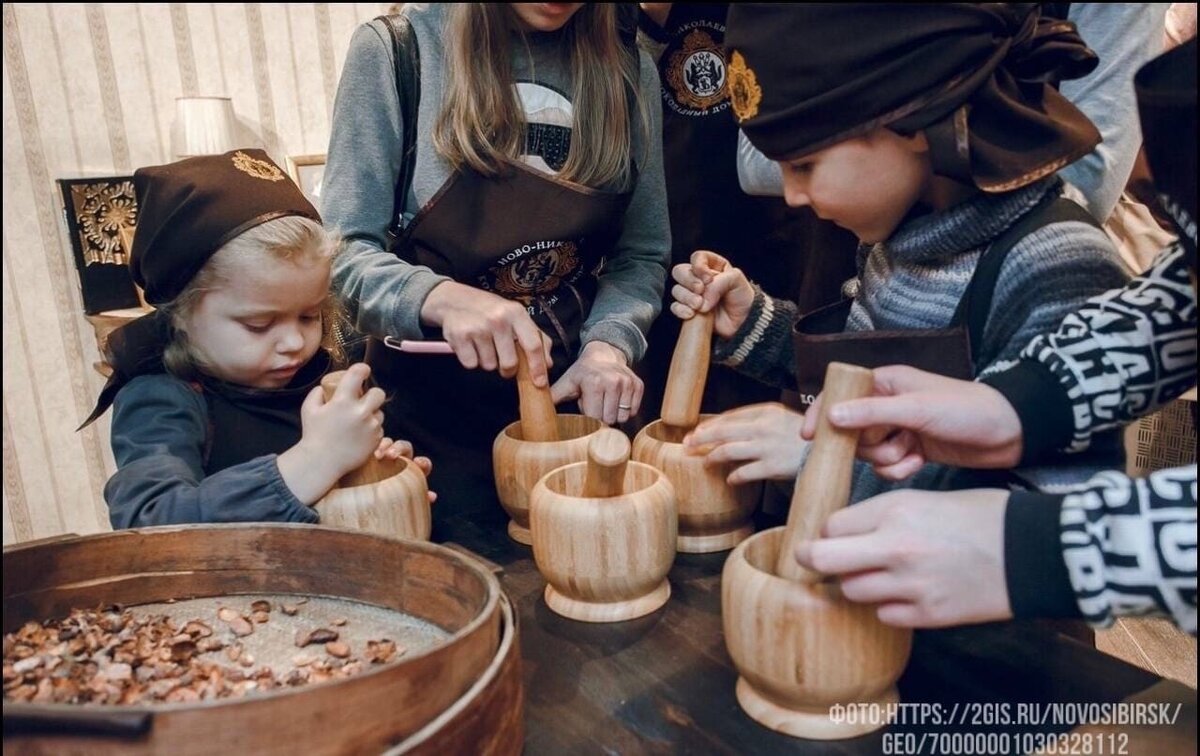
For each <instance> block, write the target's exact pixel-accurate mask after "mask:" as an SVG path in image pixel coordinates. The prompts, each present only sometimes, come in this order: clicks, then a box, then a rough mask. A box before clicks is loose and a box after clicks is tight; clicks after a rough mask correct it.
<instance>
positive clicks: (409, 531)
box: [314, 370, 433, 541]
mask: <svg viewBox="0 0 1200 756" xmlns="http://www.w3.org/2000/svg"><path fill="white" fill-rule="evenodd" d="M345 375H346V372H345V371H344V370H339V371H335V372H332V373H329V374H328V375H326V376H325V377H324V378H322V379H321V389H322V390H323V391H324V392H325V400H326V401H329V400H330V399H331V398H332V397H333V392H334V391H335V390H336V389H337V387H338V385H339V384H340V383H341V381H342V379H343V378H345ZM314 506H315V508H316V510H317V513H318V514H319V515H320V516H321V524H322V525H328V526H330V527H338V528H349V529H351V530H363V531H366V532H368V533H374V534H376V535H382V536H391V537H395V538H413V539H416V540H420V541H427V540H429V536H430V534H431V533H432V531H433V516H432V514H431V513H430V510H429V484H428V482H427V481H426V480H425V473H423V472H421V469H420V468H419V467H417V466H416V464H414V463H413V461H412V460H409V459H405V458H403V457H402V458H400V459H376V457H375V456H374V455H373V454H372V455H371V456H370V457H368V458H367V460H366V462H364V463H363V464H362V466H360V467H359V468H357V469H355V470H352V471H350V472H349V473H347V474H346V475H344V476H342V478H341V480H339V481H338V482H337V485H336V486H335V487H334V488H333V489H332V490H330V491H329V493H327V494H325V496H323V497H322V498H321V500H320V501H318V502H317V503H316V504H315V505H314Z"/></svg>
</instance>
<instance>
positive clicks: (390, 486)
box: [316, 457, 433, 541]
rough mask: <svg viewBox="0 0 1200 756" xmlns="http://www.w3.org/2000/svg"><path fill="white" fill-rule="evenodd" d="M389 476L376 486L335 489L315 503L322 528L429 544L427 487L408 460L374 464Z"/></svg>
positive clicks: (364, 484)
mask: <svg viewBox="0 0 1200 756" xmlns="http://www.w3.org/2000/svg"><path fill="white" fill-rule="evenodd" d="M375 463H376V465H377V466H378V467H379V468H380V469H390V470H391V473H392V474H391V476H390V477H387V478H384V479H383V480H380V481H377V482H375V483H362V484H360V485H356V486H350V487H348V488H335V489H333V490H332V491H330V492H329V493H327V494H325V497H324V498H323V499H321V500H320V501H318V502H317V504H316V509H317V512H318V514H320V515H321V524H322V525H327V526H329V527H334V528H348V529H350V530H362V531H366V532H367V533H374V534H375V535H381V536H388V537H392V538H410V539H413V540H417V541H428V540H429V534H430V532H431V531H432V530H433V517H432V515H431V514H430V511H429V497H428V493H429V486H428V484H427V483H426V481H425V474H424V473H422V472H421V469H420V468H419V467H417V466H416V464H414V463H413V461H412V460H410V459H404V458H403V457H402V458H400V459H396V460H375Z"/></svg>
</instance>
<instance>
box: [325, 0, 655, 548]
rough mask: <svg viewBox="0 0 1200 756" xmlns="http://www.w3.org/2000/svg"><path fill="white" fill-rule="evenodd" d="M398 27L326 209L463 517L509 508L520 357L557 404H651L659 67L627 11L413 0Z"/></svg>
mask: <svg viewBox="0 0 1200 756" xmlns="http://www.w3.org/2000/svg"><path fill="white" fill-rule="evenodd" d="M399 29H400V31H397V29H396V28H395V27H389V23H388V22H385V21H383V20H376V21H373V22H371V23H368V24H365V25H363V26H362V27H360V28H359V29H358V30H357V32H356V33H355V35H354V39H353V40H352V41H351V44H350V50H349V52H348V54H347V58H346V64H345V68H344V69H343V72H342V79H341V82H340V84H339V86H338V94H337V101H336V103H335V105H334V116H333V127H332V133H331V139H330V145H329V161H328V163H327V165H326V170H325V185H324V189H323V194H322V202H323V204H324V207H323V212H324V214H325V218H326V219H327V221H328V222H329V223H330V224H331V225H332V226H334V227H336V228H337V230H338V232H339V233H340V234H341V235H342V236H344V237H345V238H347V239H348V240H349V242H348V244H347V248H346V250H345V251H344V253H343V254H341V255H339V257H338V259H337V261H336V262H335V265H334V286H335V288H336V290H337V291H338V293H339V294H340V296H341V297H342V298H343V301H344V305H345V307H346V308H347V310H349V312H350V313H351V316H352V318H353V321H354V325H355V327H356V328H357V329H358V330H359V331H361V332H364V333H366V334H369V335H370V336H371V337H373V338H372V341H371V342H370V344H369V346H368V349H367V359H368V362H369V363H370V364H371V367H372V369H373V370H374V371H375V376H376V379H377V380H378V381H379V383H380V385H381V386H384V387H385V388H388V389H397V388H401V387H402V389H401V390H398V391H396V392H395V399H394V400H393V401H390V402H389V403H388V406H387V408H386V412H387V428H388V431H389V432H390V433H392V434H394V435H402V436H404V437H405V438H410V439H412V441H413V442H414V443H416V444H417V445H418V446H420V447H421V448H422V449H428V450H431V453H433V454H434V456H436V457H437V458H438V459H439V465H438V467H439V472H438V473H435V477H438V481H437V483H436V485H437V487H438V490H439V491H440V492H441V493H442V494H443V496H444V497H446V496H449V497H450V498H451V499H452V500H453V505H454V507H455V508H458V509H459V510H460V511H461V510H462V508H464V507H469V506H478V505H480V504H486V503H488V502H492V501H494V498H495V497H494V484H493V480H492V469H491V447H492V442H493V440H494V438H495V436H496V434H497V433H498V432H499V431H500V430H501V429H502V428H503V427H504V426H505V425H506V424H508V423H510V422H512V421H513V420H515V419H516V418H517V392H516V387H515V386H514V384H513V381H512V380H510V379H511V377H512V376H513V375H514V373H515V371H516V366H517V352H518V350H520V351H523V352H524V353H525V356H526V358H527V359H528V361H529V364H530V369H531V373H532V375H533V376H534V380H535V383H538V384H540V385H542V386H546V385H549V382H550V381H553V385H552V386H551V391H552V394H553V397H554V399H555V400H556V401H558V402H563V401H568V400H572V399H578V400H579V408H580V410H581V411H582V412H583V413H584V414H586V415H589V416H591V417H595V418H599V419H600V420H602V421H603V422H606V423H614V422H624V421H626V420H628V419H629V417H630V415H631V414H632V413H633V412H636V411H637V408H638V405H639V404H640V400H641V393H642V384H641V381H640V380H639V379H638V378H637V376H636V375H635V374H634V373H633V371H632V369H631V365H632V364H633V363H634V362H635V361H636V360H638V359H639V358H640V357H641V356H642V353H643V351H644V350H645V346H646V338H645V333H646V331H647V329H648V328H649V326H650V323H651V322H652V321H653V320H654V318H655V316H656V314H657V313H658V312H659V310H660V309H661V296H662V290H663V280H664V278H665V275H666V261H667V259H668V255H669V248H670V242H669V232H668V226H667V209H666V196H665V191H664V185H663V173H662V154H661V145H660V140H658V139H656V138H653V136H652V135H655V134H658V133H659V129H660V123H659V114H660V106H659V105H658V101H657V98H656V97H655V96H654V95H655V93H656V92H657V89H658V80H657V76H656V74H655V71H654V67H653V65H652V64H651V63H650V62H649V60H647V59H646V58H644V57H643V58H641V59H640V61H639V57H638V54H637V52H636V50H635V49H634V47H633V46H632V45H631V43H630V42H629V40H628V38H623V36H622V33H621V28H620V26H619V24H618V5H614V4H605V3H589V4H582V3H540V4H533V3H511V4H510V3H459V4H451V3H430V4H420V5H406V6H405V8H404V11H403V16H402V18H401V19H399ZM393 33H396V35H397V38H398V39H399V41H398V42H397V43H395V44H394V43H393ZM396 51H398V52H399V55H400V56H401V57H400V58H397V57H396V55H395V52H396ZM414 60H415V62H416V63H417V64H418V65H416V66H415V68H416V69H417V71H416V73H415V75H413V76H411V77H410V76H405V75H403V71H404V70H405V69H406V68H409V69H411V68H412V66H406V65H404V64H405V63H406V61H414ZM398 69H399V70H400V71H401V75H400V76H398V75H397V71H398ZM414 78H415V79H416V81H415V82H414V83H415V87H412V86H410V85H409V84H408V82H409V81H411V80H412V79H414ZM414 90H415V91H414ZM401 92H407V94H405V95H403V98H402V95H401ZM406 136H408V137H410V138H411V139H412V142H413V145H414V147H413V151H412V152H411V153H409V152H408V151H406V149H405V147H404V145H405V141H406V140H405V137H406ZM410 155H411V167H412V172H411V173H408V172H407V169H406V165H408V163H406V160H405V158H406V156H410ZM402 176H403V177H405V178H404V179H402ZM396 227H400V228H396ZM391 231H399V237H398V238H397V239H396V244H395V245H394V246H393V245H391V244H389V232H391ZM542 334H545V335H546V336H547V337H548V338H549V340H550V342H551V345H552V346H551V350H550V352H551V357H552V364H550V363H549V362H548V361H547V359H546V356H545V354H544V353H543V347H542V341H541V337H542ZM387 336H392V337H395V338H407V339H422V338H432V339H438V338H444V339H445V340H447V341H448V342H449V343H450V346H451V347H452V348H453V350H454V353H455V356H456V357H457V359H455V358H452V357H437V356H428V355H416V356H409V355H405V354H402V353H400V352H396V351H394V350H390V349H387V348H386V347H384V346H383V343H382V340H383V339H384V338H385V337H387ZM497 372H498V374H497ZM441 460H444V463H443V462H442V461H441ZM438 509H439V512H435V517H438V516H439V514H441V515H445V514H449V512H447V511H446V510H445V508H443V507H439V508H438ZM438 525H439V523H438V522H437V521H435V527H437V526H438Z"/></svg>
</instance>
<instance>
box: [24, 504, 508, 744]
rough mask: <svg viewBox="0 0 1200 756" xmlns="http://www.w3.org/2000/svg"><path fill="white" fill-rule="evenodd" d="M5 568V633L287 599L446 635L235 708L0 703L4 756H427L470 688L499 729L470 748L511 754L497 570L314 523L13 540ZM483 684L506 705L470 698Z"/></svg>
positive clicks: (420, 546)
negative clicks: (210, 604) (265, 597)
mask: <svg viewBox="0 0 1200 756" xmlns="http://www.w3.org/2000/svg"><path fill="white" fill-rule="evenodd" d="M4 574H5V580H4V587H3V591H4V611H3V630H4V632H11V631H13V630H15V629H16V628H19V627H20V626H21V625H22V624H23V623H25V622H27V621H29V620H37V621H40V620H44V619H50V618H55V617H63V616H66V615H67V614H68V613H69V612H70V611H71V609H74V608H88V607H95V606H97V605H99V604H113V603H118V604H124V605H128V606H132V605H137V604H148V603H154V602H160V601H166V600H168V599H184V598H196V597H204V596H232V595H238V594H295V595H306V596H326V597H331V598H342V599H350V600H354V601H360V602H363V603H367V604H372V605H375V606H378V607H383V608H385V609H390V610H393V611H396V612H402V613H404V614H407V615H410V616H412V617H416V618H419V619H422V620H425V621H428V622H431V623H433V624H434V625H437V626H438V627H440V628H441V629H443V630H445V631H446V632H447V633H449V637H448V638H447V639H446V641H445V642H444V643H442V644H440V645H436V646H434V647H432V648H428V649H426V650H424V651H420V652H416V653H414V654H412V655H409V656H405V657H402V658H401V659H400V660H399V661H396V662H393V663H389V664H385V665H381V666H378V667H377V668H374V669H369V670H368V671H365V672H363V673H362V674H360V675H357V676H354V677H350V678H345V679H340V680H335V681H329V682H325V683H321V684H317V685H311V686H305V687H299V688H290V689H288V688H284V689H275V690H271V691H268V692H264V693H261V694H255V695H252V696H247V697H245V698H239V699H225V700H217V701H204V702H199V703H188V704H160V705H155V706H153V707H142V706H130V707H125V706H121V707H118V706H76V705H67V704H17V703H12V704H10V703H8V702H6V703H5V706H4V753H5V754H8V753H47V754H49V753H54V754H70V753H80V754H82V753H87V754H109V753H114V754H115V753H122V754H143V753H167V752H170V753H172V754H199V753H223V752H231V753H232V752H240V753H247V752H249V753H264V754H289V755H290V754H294V753H306V754H308V753H346V754H351V753H353V754H360V753H378V752H381V751H383V750H385V749H387V748H389V747H392V746H394V745H397V744H400V745H403V744H404V743H405V742H407V741H408V740H410V739H413V738H414V737H415V738H417V739H419V740H421V742H423V743H425V744H426V747H429V748H433V749H437V748H438V747H439V743H440V738H442V737H453V738H454V739H455V740H456V741H457V739H458V737H460V736H455V733H453V732H449V731H440V730H438V728H436V727H434V729H433V730H432V731H431V730H430V729H429V728H430V726H431V724H432V723H435V722H437V721H439V718H442V717H444V715H446V714H447V713H448V712H451V711H455V710H456V709H455V707H456V706H458V707H459V708H460V709H461V708H462V699H463V698H464V697H465V696H468V695H469V694H471V692H472V691H476V698H486V699H487V700H488V701H489V703H490V705H491V706H493V707H497V708H498V709H503V710H504V711H488V712H484V713H483V714H482V715H481V714H479V713H478V712H477V713H476V714H475V715H474V716H475V718H476V719H480V720H487V721H491V722H495V723H496V726H497V727H502V728H507V729H508V731H507V732H499V733H492V734H490V735H489V734H485V733H482V732H477V733H476V735H474V736H473V737H474V738H475V742H474V743H473V745H477V746H478V748H472V750H480V751H486V752H491V753H516V752H519V750H520V743H521V739H522V735H523V724H522V712H521V707H522V704H523V696H522V695H521V692H520V685H521V681H520V671H519V653H518V652H516V650H515V649H516V648H517V647H516V646H515V644H513V643H512V642H511V638H512V637H515V628H513V627H512V625H511V622H507V623H506V620H505V612H504V605H505V602H504V601H503V600H502V599H503V594H502V593H501V590H500V585H499V582H498V581H497V580H496V578H495V576H494V575H492V574H491V573H490V572H489V571H488V569H487V568H486V567H484V566H483V565H482V564H481V563H479V562H478V561H476V560H474V559H471V558H470V557H468V556H464V555H462V554H459V553H457V552H455V551H453V550H451V549H447V548H445V547H442V546H436V545H433V544H428V543H420V542H416V541H407V540H399V539H391V538H383V537H379V536H374V535H369V534H366V533H358V532H351V531H344V530H337V529H333V528H323V527H316V526H311V525H288V524H270V525H267V524H254V525H211V526H177V527H163V528H145V529H141V530H126V531H119V532H115V533H105V534H101V535H94V536H84V537H73V538H66V539H62V540H56V541H53V542H49V543H35V544H24V545H17V546H13V547H10V548H7V549H5V550H4ZM506 627H507V628H508V629H509V630H511V632H508V633H507V636H506ZM506 637H507V638H509V643H508V645H507V647H505V643H504V641H505V639H506ZM501 662H503V663H501ZM505 665H507V666H505ZM502 668H503V669H504V670H506V674H499V670H500V669H502ZM512 670H516V672H515V675H514V674H513V672H512ZM489 674H490V675H491V677H489ZM487 679H490V680H492V683H491V685H501V684H503V686H504V687H505V688H506V689H507V690H509V691H511V690H512V689H513V688H514V687H515V689H516V691H517V692H516V695H512V694H511V692H510V693H509V694H508V695H505V696H498V697H497V696H495V695H492V696H482V695H480V694H479V692H478V689H479V686H480V683H481V681H484V680H487ZM485 687H487V686H486V685H485ZM514 730H515V735H514V732H513V731H514ZM512 743H515V744H516V745H515V747H514V746H512V745H511V744H512ZM497 744H498V745H497Z"/></svg>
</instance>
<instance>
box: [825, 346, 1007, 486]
mask: <svg viewBox="0 0 1200 756" xmlns="http://www.w3.org/2000/svg"><path fill="white" fill-rule="evenodd" d="M874 373H875V396H872V397H867V398H865V399H852V400H850V401H845V402H840V403H838V404H836V405H834V406H833V407H830V408H829V422H830V423H831V424H832V425H834V426H836V427H839V428H861V429H862V430H863V432H862V434H861V435H860V436H859V441H858V456H859V458H860V459H862V460H864V461H866V462H869V463H871V465H872V466H873V467H874V468H875V472H876V473H877V474H878V475H879V476H880V477H881V478H885V479H887V480H904V479H905V478H908V477H909V476H911V475H913V474H914V473H916V472H917V470H919V469H921V467H922V466H923V465H925V463H927V462H939V463H941V464H946V465H953V466H955V467H973V468H980V469H984V468H986V469H1005V468H1010V467H1015V466H1016V465H1017V463H1018V462H1019V461H1020V460H1021V447H1022V439H1021V420H1020V418H1019V417H1018V416H1017V412H1016V410H1014V409H1013V407H1012V405H1011V404H1009V403H1008V400H1007V399H1005V398H1004V395H1003V394H1001V393H1000V392H999V391H997V390H996V389H994V388H992V387H991V386H988V385H987V384H984V383H976V382H974V381H960V380H957V379H954V378H946V377H945V376H941V375H936V374H934V373H927V372H925V371H923V370H917V369H916V368H912V367H908V366H906V365H891V366H888V367H882V368H878V369H876V370H875V371H874ZM820 411H821V397H817V400H816V402H814V403H813V406H812V407H811V408H810V409H809V411H808V412H807V413H806V414H805V420H804V428H803V435H804V438H806V439H812V437H813V434H814V433H815V432H816V428H817V417H818V416H819V413H820Z"/></svg>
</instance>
